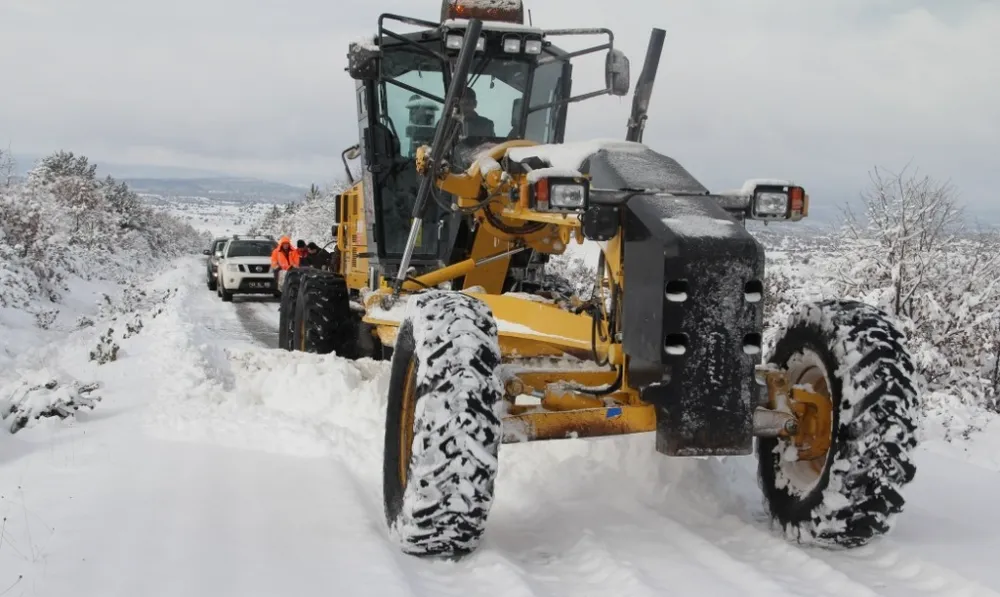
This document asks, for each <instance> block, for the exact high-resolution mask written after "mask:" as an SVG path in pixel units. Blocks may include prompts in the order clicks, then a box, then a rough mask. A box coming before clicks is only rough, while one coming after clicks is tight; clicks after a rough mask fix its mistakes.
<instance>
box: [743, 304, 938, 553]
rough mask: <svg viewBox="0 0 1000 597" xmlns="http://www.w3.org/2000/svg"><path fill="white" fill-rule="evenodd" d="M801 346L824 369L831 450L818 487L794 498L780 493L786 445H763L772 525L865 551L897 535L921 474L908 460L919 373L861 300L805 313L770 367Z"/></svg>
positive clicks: (884, 321)
mask: <svg viewBox="0 0 1000 597" xmlns="http://www.w3.org/2000/svg"><path fill="white" fill-rule="evenodd" d="M802 349H808V350H811V351H813V352H814V353H816V354H817V355H819V356H820V358H821V359H822V361H823V365H824V366H825V368H826V370H827V374H828V377H829V379H828V381H829V384H830V391H831V394H832V397H833V401H834V418H833V424H834V438H833V444H832V445H831V450H830V454H829V456H828V459H827V463H826V467H825V469H824V471H823V474H822V476H821V477H820V479H819V481H818V482H817V484H816V485H815V487H813V488H812V489H811V490H810V491H808V492H806V493H803V494H801V495H797V494H795V493H794V492H792V491H789V490H788V489H787V488H784V487H780V486H779V485H781V483H779V478H780V476H781V473H780V466H779V465H780V459H781V458H782V456H781V455H780V454H779V453H777V452H776V448H777V447H778V446H779V445H780V444H779V442H778V441H777V440H775V439H763V438H762V439H761V440H760V441H759V443H758V456H759V458H760V462H759V468H758V473H759V478H760V481H761V486H762V489H763V491H764V495H765V499H766V501H767V503H768V506H769V509H770V512H771V515H772V517H773V519H774V520H775V521H776V522H777V523H778V524H779V525H780V526H781V527H782V528H783V530H784V532H785V533H786V534H787V535H789V536H790V537H792V538H794V539H796V540H799V541H802V542H807V543H814V544H820V545H825V546H830V547H833V546H839V547H857V546H860V545H864V544H866V543H868V542H869V541H871V540H872V539H874V538H875V537H878V536H880V535H883V534H885V533H887V532H889V530H890V529H891V528H892V526H893V524H894V521H895V518H896V517H897V515H898V514H899V513H900V512H902V510H903V506H904V503H905V500H904V499H903V496H902V489H903V487H904V486H905V485H906V484H908V483H909V482H910V481H912V480H913V477H914V475H915V472H916V468H915V466H914V465H913V462H912V461H911V458H910V454H911V452H912V451H913V449H914V448H915V447H916V445H917V439H916V431H917V418H918V399H919V396H918V379H919V376H918V374H917V372H916V369H915V367H914V365H913V361H912V358H911V356H910V354H909V352H908V351H907V350H906V348H905V346H904V337H903V335H902V333H900V332H899V331H898V330H897V329H896V328H895V327H894V326H893V324H892V323H891V321H890V319H889V317H888V315H886V314H885V313H883V312H882V311H880V310H878V309H876V308H875V307H872V306H870V305H866V304H864V303H860V302H856V301H839V300H830V301H823V302H819V303H815V304H811V305H806V306H804V307H802V308H801V309H800V310H799V311H798V312H797V313H795V314H794V315H792V317H791V318H790V320H789V323H788V325H787V327H786V330H785V332H784V335H783V336H782V337H781V338H780V339H779V340H778V342H777V344H776V346H775V350H774V355H773V356H772V358H771V362H773V363H775V364H777V365H778V366H782V367H783V366H785V365H786V364H787V363H788V361H789V360H790V359H791V358H793V357H794V356H795V355H796V354H797V353H799V352H800V351H801V350H802ZM824 492H826V495H824ZM830 494H834V495H833V496H831V495H830Z"/></svg>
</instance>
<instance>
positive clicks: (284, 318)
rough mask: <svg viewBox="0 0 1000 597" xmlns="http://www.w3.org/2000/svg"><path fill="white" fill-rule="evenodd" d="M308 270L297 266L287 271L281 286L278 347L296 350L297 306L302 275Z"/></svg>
mask: <svg viewBox="0 0 1000 597" xmlns="http://www.w3.org/2000/svg"><path fill="white" fill-rule="evenodd" d="M307 271H308V270H305V269H301V268H295V269H292V270H289V271H287V272H285V274H284V278H285V279H284V281H283V282H282V288H281V303H280V304H279V307H278V312H279V316H278V348H283V349H285V350H295V345H294V343H293V341H294V333H295V328H296V327H297V325H298V323H297V322H296V320H295V315H296V313H295V307H296V305H297V304H298V298H299V287H300V286H301V285H302V276H303V275H305V274H306V273H307Z"/></svg>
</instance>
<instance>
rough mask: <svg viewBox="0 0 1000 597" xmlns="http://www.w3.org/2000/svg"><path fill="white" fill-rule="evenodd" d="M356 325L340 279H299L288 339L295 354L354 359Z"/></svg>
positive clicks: (357, 320)
mask: <svg viewBox="0 0 1000 597" xmlns="http://www.w3.org/2000/svg"><path fill="white" fill-rule="evenodd" d="M359 323H360V318H359V317H357V316H356V315H355V314H354V313H353V312H352V311H351V300H350V296H349V295H348V291H347V282H346V281H344V278H343V276H339V275H336V274H333V273H330V272H324V271H316V272H313V273H312V274H311V275H307V276H303V277H302V281H301V283H300V285H299V289H298V299H297V301H296V308H295V326H294V329H293V335H292V345H293V346H294V347H295V350H298V351H302V352H312V353H318V354H330V353H336V354H337V356H340V357H344V358H348V359H354V358H357V357H358V355H357V353H358V324H359Z"/></svg>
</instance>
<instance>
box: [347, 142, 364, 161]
mask: <svg viewBox="0 0 1000 597" xmlns="http://www.w3.org/2000/svg"><path fill="white" fill-rule="evenodd" d="M344 157H345V158H347V159H349V160H356V159H358V158H359V157H361V146H360V145H355V146H353V147H348V148H347V149H346V150H345V151H344Z"/></svg>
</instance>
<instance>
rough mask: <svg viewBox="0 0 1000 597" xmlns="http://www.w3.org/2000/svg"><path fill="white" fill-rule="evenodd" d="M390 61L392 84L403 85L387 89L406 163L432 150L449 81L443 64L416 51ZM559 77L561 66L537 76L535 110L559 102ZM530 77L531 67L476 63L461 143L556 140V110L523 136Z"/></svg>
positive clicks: (491, 60)
mask: <svg viewBox="0 0 1000 597" xmlns="http://www.w3.org/2000/svg"><path fill="white" fill-rule="evenodd" d="M390 57H391V58H390ZM386 58H387V62H389V64H387V65H386V66H391V67H392V75H393V76H392V77H391V80H392V81H394V82H396V83H399V85H394V84H392V83H388V84H386V85H385V86H384V99H385V114H386V116H387V118H388V120H389V123H387V124H388V125H389V126H390V128H392V129H393V130H394V131H395V133H396V135H397V136H398V137H399V141H400V152H401V154H402V157H405V158H412V157H414V156H415V155H416V151H417V148H418V147H420V146H422V145H429V144H430V143H431V141H432V140H433V138H434V129H435V127H436V126H437V123H438V121H439V120H440V119H441V115H442V109H443V100H444V96H445V94H446V92H447V88H446V85H445V76H444V74H443V73H442V70H441V67H442V65H441V63H440V62H439V61H437V60H436V59H434V58H431V57H428V56H425V55H423V54H420V53H416V52H414V51H412V50H410V51H402V52H392V53H390V54H388V55H387V56H386ZM561 73H562V64H561V63H549V64H546V65H544V66H542V67H540V68H539V69H537V70H536V71H535V73H534V75H535V77H534V78H535V86H534V88H532V90H531V102H530V104H531V105H543V104H547V103H550V102H552V101H553V98H556V97H557V93H558V90H559V89H560V87H561V84H560V83H561V81H560V76H561ZM531 75H532V69H531V63H530V62H526V61H523V60H512V59H507V58H500V57H492V56H482V57H479V58H477V59H476V61H475V62H474V63H473V66H472V69H471V74H470V76H469V81H468V84H467V88H466V93H465V97H464V101H463V105H462V113H463V115H464V117H465V123H464V126H463V129H462V130H461V132H460V133H459V138H458V141H459V143H460V144H462V145H480V144H484V143H490V144H492V143H500V142H503V141H507V140H509V139H530V140H532V141H536V142H538V143H549V142H551V141H552V140H553V137H554V135H555V126H556V122H555V120H556V119H555V117H554V113H555V111H556V108H545V109H543V110H538V111H536V112H534V113H532V114H531V115H530V116H529V117H528V123H527V127H526V129H525V130H524V131H523V132H522V130H521V116H522V112H523V104H524V101H523V100H524V97H525V92H526V90H527V89H528V87H529V79H530V78H531ZM407 88H409V89H407ZM418 90H419V91H420V92H421V93H417V92H416V91H418Z"/></svg>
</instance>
